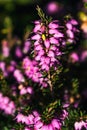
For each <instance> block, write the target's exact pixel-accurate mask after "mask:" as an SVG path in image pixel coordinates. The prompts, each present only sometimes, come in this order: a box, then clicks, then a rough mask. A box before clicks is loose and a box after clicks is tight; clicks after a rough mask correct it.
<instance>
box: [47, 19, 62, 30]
mask: <svg viewBox="0 0 87 130" xmlns="http://www.w3.org/2000/svg"><path fill="white" fill-rule="evenodd" d="M55 22H58V21H54V22H50V23H49V25H48V27H49V28H51V29H55V28H58V27H59V25H58V24H56V23H55Z"/></svg>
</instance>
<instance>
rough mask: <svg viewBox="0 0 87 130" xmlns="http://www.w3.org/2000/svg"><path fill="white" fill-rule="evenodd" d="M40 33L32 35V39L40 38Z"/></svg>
mask: <svg viewBox="0 0 87 130" xmlns="http://www.w3.org/2000/svg"><path fill="white" fill-rule="evenodd" d="M40 38H41V37H40V35H39V34H36V35H34V36H33V37H32V40H40Z"/></svg>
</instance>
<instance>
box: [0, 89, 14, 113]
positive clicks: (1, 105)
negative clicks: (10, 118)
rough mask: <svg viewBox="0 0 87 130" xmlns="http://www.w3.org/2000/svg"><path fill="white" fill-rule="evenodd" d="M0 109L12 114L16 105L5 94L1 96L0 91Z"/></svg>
mask: <svg viewBox="0 0 87 130" xmlns="http://www.w3.org/2000/svg"><path fill="white" fill-rule="evenodd" d="M0 110H2V111H4V113H5V114H10V115H13V114H14V113H15V110H16V107H15V104H14V102H13V101H11V100H10V99H9V98H8V97H7V96H3V94H2V93H1V92H0Z"/></svg>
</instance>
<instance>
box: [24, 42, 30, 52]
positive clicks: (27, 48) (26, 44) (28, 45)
mask: <svg viewBox="0 0 87 130" xmlns="http://www.w3.org/2000/svg"><path fill="white" fill-rule="evenodd" d="M30 45H31V42H30V41H26V42H25V43H24V47H23V53H24V54H26V53H28V51H29V50H30Z"/></svg>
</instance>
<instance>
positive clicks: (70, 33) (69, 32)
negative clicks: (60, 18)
mask: <svg viewBox="0 0 87 130" xmlns="http://www.w3.org/2000/svg"><path fill="white" fill-rule="evenodd" d="M66 33H67V35H68V37H69V38H71V39H73V38H74V34H73V32H72V31H71V30H67V31H66Z"/></svg>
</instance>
